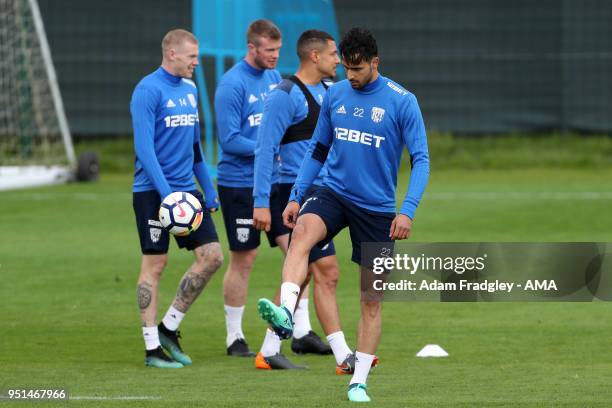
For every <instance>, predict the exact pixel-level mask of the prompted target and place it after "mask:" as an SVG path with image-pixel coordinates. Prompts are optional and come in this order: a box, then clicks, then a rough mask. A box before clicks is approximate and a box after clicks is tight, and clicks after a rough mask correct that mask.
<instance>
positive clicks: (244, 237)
mask: <svg viewBox="0 0 612 408" xmlns="http://www.w3.org/2000/svg"><path fill="white" fill-rule="evenodd" d="M249 233H250V229H249V228H236V239H237V240H238V242H242V243H243V244H244V243H245V242H247V241H248V240H249Z"/></svg>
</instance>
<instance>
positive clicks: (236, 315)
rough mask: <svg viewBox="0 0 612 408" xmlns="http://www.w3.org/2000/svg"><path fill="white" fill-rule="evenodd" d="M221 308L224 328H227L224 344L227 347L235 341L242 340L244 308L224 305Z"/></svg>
mask: <svg viewBox="0 0 612 408" xmlns="http://www.w3.org/2000/svg"><path fill="white" fill-rule="evenodd" d="M223 307H224V309H225V327H226V328H227V337H226V338H225V343H226V344H227V347H229V346H231V345H232V343H233V342H234V341H236V339H244V333H242V314H243V313H244V306H238V307H233V306H228V305H224V306H223Z"/></svg>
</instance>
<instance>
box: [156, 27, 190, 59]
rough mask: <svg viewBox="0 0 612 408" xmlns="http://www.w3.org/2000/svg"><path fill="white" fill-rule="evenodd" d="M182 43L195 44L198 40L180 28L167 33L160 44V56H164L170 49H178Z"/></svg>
mask: <svg viewBox="0 0 612 408" xmlns="http://www.w3.org/2000/svg"><path fill="white" fill-rule="evenodd" d="M184 42H190V43H193V44H197V43H198V39H197V38H196V37H195V35H193V34H192V33H190V32H189V31H187V30H183V29H181V28H177V29H175V30H170V31H168V32H167V33H166V35H164V39H163V40H162V43H161V48H162V54H165V53H166V51H168V50H169V49H170V48H173V47H178V46H179V45H181V44H182V43H184Z"/></svg>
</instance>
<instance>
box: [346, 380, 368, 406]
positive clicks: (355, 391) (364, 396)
mask: <svg viewBox="0 0 612 408" xmlns="http://www.w3.org/2000/svg"><path fill="white" fill-rule="evenodd" d="M367 390H368V387H367V385H365V384H359V383H354V384H351V385H349V389H348V399H349V401H351V402H370V401H372V400H371V399H370V397H368V393H367V392H366V391H367Z"/></svg>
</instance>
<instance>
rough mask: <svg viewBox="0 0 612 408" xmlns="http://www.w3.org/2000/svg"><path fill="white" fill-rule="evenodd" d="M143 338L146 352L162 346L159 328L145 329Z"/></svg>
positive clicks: (143, 329)
mask: <svg viewBox="0 0 612 408" xmlns="http://www.w3.org/2000/svg"><path fill="white" fill-rule="evenodd" d="M142 336H143V337H144V341H145V349H146V350H155V349H156V348H158V347H159V346H161V344H160V343H159V333H158V331H157V326H153V327H143V328H142Z"/></svg>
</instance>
